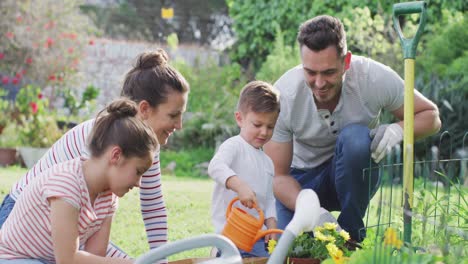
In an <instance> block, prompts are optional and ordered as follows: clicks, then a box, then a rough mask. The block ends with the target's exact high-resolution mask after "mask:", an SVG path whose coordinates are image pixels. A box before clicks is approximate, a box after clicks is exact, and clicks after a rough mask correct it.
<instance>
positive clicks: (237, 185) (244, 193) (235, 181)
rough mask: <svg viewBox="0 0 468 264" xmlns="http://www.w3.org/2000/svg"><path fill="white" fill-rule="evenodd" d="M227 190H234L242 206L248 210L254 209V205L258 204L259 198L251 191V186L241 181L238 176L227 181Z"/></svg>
mask: <svg viewBox="0 0 468 264" xmlns="http://www.w3.org/2000/svg"><path fill="white" fill-rule="evenodd" d="M226 188H228V189H230V190H233V191H235V192H236V193H237V196H239V201H240V202H241V204H242V205H243V206H245V207H247V208H252V207H253V206H254V204H257V197H256V196H255V193H254V192H253V191H252V189H250V187H249V185H248V184H247V183H245V182H244V181H243V180H241V179H240V178H239V177H237V176H236V175H233V176H231V177H229V178H228V179H227V181H226Z"/></svg>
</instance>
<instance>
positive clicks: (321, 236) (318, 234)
mask: <svg viewBox="0 0 468 264" xmlns="http://www.w3.org/2000/svg"><path fill="white" fill-rule="evenodd" d="M314 236H315V237H316V238H317V239H318V240H320V241H329V242H335V238H334V237H333V236H326V235H324V234H323V233H322V232H320V231H319V232H315V233H314Z"/></svg>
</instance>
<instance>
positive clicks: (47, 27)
mask: <svg viewBox="0 0 468 264" xmlns="http://www.w3.org/2000/svg"><path fill="white" fill-rule="evenodd" d="M54 26H55V22H54V21H50V22H48V23H46V24H45V25H44V29H50V28H53V27H54Z"/></svg>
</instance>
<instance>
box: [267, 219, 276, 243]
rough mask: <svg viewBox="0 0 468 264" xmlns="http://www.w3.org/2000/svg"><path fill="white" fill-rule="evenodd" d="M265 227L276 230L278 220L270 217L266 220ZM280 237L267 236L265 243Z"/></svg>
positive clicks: (274, 235)
mask: <svg viewBox="0 0 468 264" xmlns="http://www.w3.org/2000/svg"><path fill="white" fill-rule="evenodd" d="M265 225H266V227H267V229H276V228H277V225H276V218H274V217H270V218H267V219H266V220H265ZM277 237H278V234H268V235H266V236H265V242H266V243H268V241H269V240H270V239H273V240H276V239H277Z"/></svg>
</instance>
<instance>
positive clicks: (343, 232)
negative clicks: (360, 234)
mask: <svg viewBox="0 0 468 264" xmlns="http://www.w3.org/2000/svg"><path fill="white" fill-rule="evenodd" d="M340 236H341V237H342V238H343V239H344V240H345V241H348V240H349V233H348V232H346V231H344V230H341V231H340Z"/></svg>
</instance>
